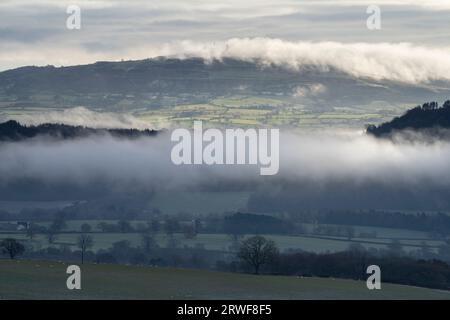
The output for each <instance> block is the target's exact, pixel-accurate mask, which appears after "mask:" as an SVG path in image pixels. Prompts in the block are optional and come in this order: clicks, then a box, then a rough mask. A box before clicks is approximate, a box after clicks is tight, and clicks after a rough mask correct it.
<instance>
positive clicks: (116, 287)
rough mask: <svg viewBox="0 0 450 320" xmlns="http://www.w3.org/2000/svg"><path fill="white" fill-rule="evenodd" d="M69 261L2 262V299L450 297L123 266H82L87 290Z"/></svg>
mask: <svg viewBox="0 0 450 320" xmlns="http://www.w3.org/2000/svg"><path fill="white" fill-rule="evenodd" d="M66 268H67V264H64V263H59V262H49V261H26V260H17V261H10V260H0V299H450V292H447V291H440V290H432V289H425V288H417V287H409V286H402V285H393V284H382V288H381V290H373V291H371V290H368V289H367V288H366V284H365V282H362V281H354V280H342V279H331V278H326V279H325V278H298V277H286V276H255V275H246V274H233V273H222V272H213V271H204V270H188V269H174V268H150V267H136V266H133V267H132V266H121V265H106V264H105V265H94V264H86V265H83V266H82V273H81V283H82V284H81V286H82V290H75V291H71V290H68V289H67V288H66V279H67V276H68V275H67V274H66Z"/></svg>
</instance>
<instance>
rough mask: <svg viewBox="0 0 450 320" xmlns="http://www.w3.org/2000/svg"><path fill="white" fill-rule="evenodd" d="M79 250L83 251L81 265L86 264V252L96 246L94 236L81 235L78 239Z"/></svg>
mask: <svg viewBox="0 0 450 320" xmlns="http://www.w3.org/2000/svg"><path fill="white" fill-rule="evenodd" d="M77 245H78V248H80V249H81V264H83V263H84V254H85V253H86V250H87V249H89V248H91V247H92V246H93V245H94V239H93V238H92V236H90V235H87V234H81V235H80V236H79V237H78V241H77Z"/></svg>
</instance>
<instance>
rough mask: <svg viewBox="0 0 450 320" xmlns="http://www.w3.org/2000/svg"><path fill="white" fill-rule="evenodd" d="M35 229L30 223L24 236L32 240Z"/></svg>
mask: <svg viewBox="0 0 450 320" xmlns="http://www.w3.org/2000/svg"><path fill="white" fill-rule="evenodd" d="M36 231H37V227H36V225H35V224H34V223H31V222H30V224H29V225H28V228H27V230H26V235H27V237H28V238H29V239H30V240H33V238H34V235H35V234H36Z"/></svg>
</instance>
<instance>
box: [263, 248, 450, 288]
mask: <svg viewBox="0 0 450 320" xmlns="http://www.w3.org/2000/svg"><path fill="white" fill-rule="evenodd" d="M369 265H377V266H379V267H380V269H381V270H382V273H381V277H382V281H383V282H389V283H399V284H405V285H413V286H420V287H429V288H439V289H447V290H448V289H450V266H449V265H448V264H447V263H445V262H442V261H439V260H417V259H414V258H410V257H405V256H392V255H384V256H373V255H370V254H368V253H367V252H365V251H358V250H349V251H344V252H337V253H327V254H316V253H310V252H299V253H292V254H281V255H280V256H279V258H278V261H277V262H276V263H275V264H274V265H273V266H272V272H274V273H277V274H283V275H297V276H316V277H336V278H348V279H356V280H361V279H367V273H366V269H367V267H368V266H369Z"/></svg>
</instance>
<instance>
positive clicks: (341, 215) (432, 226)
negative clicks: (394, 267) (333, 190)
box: [317, 211, 450, 236]
mask: <svg viewBox="0 0 450 320" xmlns="http://www.w3.org/2000/svg"><path fill="white" fill-rule="evenodd" d="M317 221H318V222H319V223H328V224H345V225H358V226H373V227H384V228H398V229H408V230H418V231H426V232H430V233H432V234H435V235H436V236H437V235H448V234H450V216H448V215H446V214H444V213H435V214H426V213H402V212H385V211H365V212H358V211H328V212H324V213H322V214H319V215H318V216H317Z"/></svg>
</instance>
